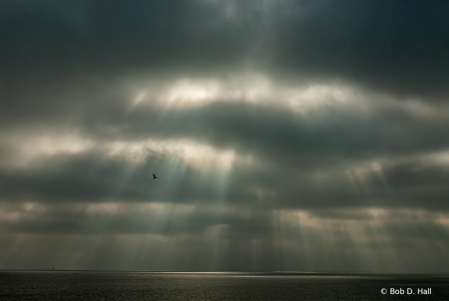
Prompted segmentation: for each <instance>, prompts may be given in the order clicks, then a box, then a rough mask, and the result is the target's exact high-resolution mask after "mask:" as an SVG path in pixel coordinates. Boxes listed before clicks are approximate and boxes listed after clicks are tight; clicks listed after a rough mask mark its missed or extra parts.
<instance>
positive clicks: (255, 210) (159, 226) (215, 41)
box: [0, 0, 449, 273]
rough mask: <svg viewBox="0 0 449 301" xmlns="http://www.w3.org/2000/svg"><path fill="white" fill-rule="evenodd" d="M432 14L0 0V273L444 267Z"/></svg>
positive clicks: (365, 6) (441, 132)
mask: <svg viewBox="0 0 449 301" xmlns="http://www.w3.org/2000/svg"><path fill="white" fill-rule="evenodd" d="M448 15H449V2H448V1H431V0H430V1H411V0H407V1H405V0H404V1H390V0H385V1H382V0H376V1H368V0H366V1H355V0H354V1H350V0H341V1H332V0H322V1H321V0H320V1H287V0H285V1H268V0H267V1H263V0H260V1H232V0H231V1H218V0H196V1H107V2H106V1H12V0H11V1H7V0H3V1H0V269H48V268H51V267H52V265H55V268H56V269H125V270H132V269H139V270H189V271H230V270H250V271H255V270H257V271H261V270H264V271H266V270H271V271H273V270H278V271H279V270H286V271H334V272H335V271H351V272H360V271H372V272H404V273H434V272H448V271H449V257H448V256H447V250H448V249H449V104H448V97H449V81H448V80H449V18H448ZM153 173H154V174H156V175H157V176H158V178H157V179H156V180H153V179H152V177H153V176H152V174H153Z"/></svg>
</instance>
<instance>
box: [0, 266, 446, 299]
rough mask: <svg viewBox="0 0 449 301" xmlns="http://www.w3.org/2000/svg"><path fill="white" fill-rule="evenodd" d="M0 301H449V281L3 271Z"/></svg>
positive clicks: (393, 277) (364, 276)
mask: <svg viewBox="0 0 449 301" xmlns="http://www.w3.org/2000/svg"><path fill="white" fill-rule="evenodd" d="M428 288H431V290H430V291H428V290H427V291H426V292H427V293H428V294H422V293H423V292H424V291H423V290H426V289H428ZM382 289H386V291H387V293H386V294H382V292H381V290H382ZM391 289H393V290H396V291H392V290H391ZM401 289H402V293H401ZM407 289H408V290H407ZM419 289H421V290H419ZM418 290H419V291H418ZM392 292H394V294H391V293H392ZM407 292H408V293H409V294H407ZM412 292H413V293H414V294H412ZM419 292H421V294H419ZM429 292H430V294H429ZM0 300H449V275H380V274H309V273H306V274H296V273H183V272H144V271H142V272H140V271H139V272H98V271H2V272H0Z"/></svg>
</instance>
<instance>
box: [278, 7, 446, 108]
mask: <svg viewBox="0 0 449 301" xmlns="http://www.w3.org/2000/svg"><path fill="white" fill-rule="evenodd" d="M293 11H295V10H293ZM448 13H449V4H448V3H447V1H310V2H306V4H305V5H304V4H303V3H299V4H298V6H297V10H296V13H292V14H291V15H290V16H288V15H285V16H284V18H279V19H277V20H276V24H277V27H276V28H277V30H276V37H275V40H276V45H277V47H276V49H277V50H276V51H275V52H274V53H275V54H274V57H275V58H276V59H275V61H276V63H274V64H275V65H277V64H279V66H283V68H282V70H283V71H289V73H292V72H293V73H299V74H302V75H304V76H306V77H309V78H310V77H316V78H326V77H327V78H329V77H330V78H332V77H335V78H344V79H346V80H349V81H352V82H355V83H357V84H359V85H362V86H366V87H369V88H372V89H375V90H384V91H388V92H391V93H394V94H398V95H400V96H418V97H423V98H432V97H436V98H439V99H443V100H444V99H446V97H447V93H448V92H449V90H448V88H447V87H448V86H447V79H448V78H449V71H448V70H449V56H448V55H447V53H449V21H448V18H447V14H448ZM281 72H282V71H281Z"/></svg>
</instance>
